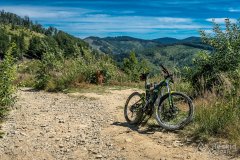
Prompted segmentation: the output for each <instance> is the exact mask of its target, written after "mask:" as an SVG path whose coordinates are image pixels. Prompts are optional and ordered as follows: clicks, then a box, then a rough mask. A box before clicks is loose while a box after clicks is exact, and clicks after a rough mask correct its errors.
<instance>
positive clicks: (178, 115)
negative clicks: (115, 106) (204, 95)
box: [124, 65, 194, 130]
mask: <svg viewBox="0 0 240 160" xmlns="http://www.w3.org/2000/svg"><path fill="white" fill-rule="evenodd" d="M160 67H161V68H162V72H163V74H164V80H162V81H161V82H160V83H156V82H154V84H152V83H149V80H148V78H149V73H145V74H142V75H141V76H140V79H141V80H143V81H145V93H139V92H133V93H132V94H131V95H130V96H129V97H128V99H127V101H126V103H125V107H124V117H125V119H126V121H127V122H128V123H129V124H132V125H137V124H140V123H141V122H142V121H143V120H144V117H146V116H147V115H148V116H149V117H151V116H152V115H153V114H155V118H156V120H157V122H158V124H159V125H160V126H161V127H162V128H164V129H166V130H178V129H182V128H183V127H184V126H186V125H187V124H189V123H190V122H191V121H192V119H193V114H194V106H193V103H192V100H191V99H190V98H189V97H188V96H187V95H186V94H184V93H181V92H175V91H171V86H170V85H171V83H174V80H173V74H171V73H170V72H169V71H168V70H167V69H166V68H165V67H164V66H163V65H160ZM165 90H166V91H165Z"/></svg>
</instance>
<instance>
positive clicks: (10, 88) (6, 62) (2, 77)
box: [0, 43, 16, 117]
mask: <svg viewBox="0 0 240 160" xmlns="http://www.w3.org/2000/svg"><path fill="white" fill-rule="evenodd" d="M15 48H16V45H15V44H14V43H13V44H11V46H10V47H9V48H8V50H7V51H6V54H5V55H4V59H3V61H0V117H1V116H2V115H1V113H2V111H3V110H5V109H6V108H5V106H9V105H12V104H14V102H15V97H14V95H13V94H14V93H15V86H14V84H13V81H14V80H15V78H16V66H15V64H14V58H13V56H12V52H13V50H14V49H15Z"/></svg>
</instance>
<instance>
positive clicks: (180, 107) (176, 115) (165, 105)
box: [156, 92, 194, 130]
mask: <svg viewBox="0 0 240 160" xmlns="http://www.w3.org/2000/svg"><path fill="white" fill-rule="evenodd" d="M193 113H194V106H193V103H192V100H191V99H190V98H189V97H188V96H187V95H185V94H183V93H179V92H173V93H171V94H165V95H164V96H163V97H162V98H161V99H160V103H159V105H158V106H157V109H156V119H157V122H158V124H159V125H160V126H161V127H163V128H164V129H167V130H177V129H181V128H183V127H184V126H185V125H187V124H188V123H190V122H191V121H192V119H193Z"/></svg>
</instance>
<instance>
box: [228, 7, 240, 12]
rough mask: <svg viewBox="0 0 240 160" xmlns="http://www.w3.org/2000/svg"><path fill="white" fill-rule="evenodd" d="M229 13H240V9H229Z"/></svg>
mask: <svg viewBox="0 0 240 160" xmlns="http://www.w3.org/2000/svg"><path fill="white" fill-rule="evenodd" d="M228 11H229V12H240V9H234V8H229V10H228Z"/></svg>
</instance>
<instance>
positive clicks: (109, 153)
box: [0, 89, 227, 160]
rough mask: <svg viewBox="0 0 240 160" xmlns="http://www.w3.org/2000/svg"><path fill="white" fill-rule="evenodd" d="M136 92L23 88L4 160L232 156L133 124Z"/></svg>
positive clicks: (1, 154) (2, 148) (0, 143)
mask: <svg viewBox="0 0 240 160" xmlns="http://www.w3.org/2000/svg"><path fill="white" fill-rule="evenodd" d="M132 92H133V90H130V89H129V90H109V91H108V92H107V93H102V94H96V93H71V94H62V93H57V94H56V93H46V92H33V91H30V90H27V89H22V90H20V91H19V92H18V97H19V98H18V102H17V103H16V105H15V109H13V110H12V111H11V112H10V115H9V116H8V118H7V120H6V122H5V123H4V124H3V125H2V130H3V131H4V132H5V135H4V137H3V138H2V139H0V159H1V160H15V159H17V160H18V159H19V160H25V159H26V160H32V159H34V160H43V159H46V160H49V159H56V160H62V159H72V160H75V159H77V160H79V159H83V160H85V159H86V160H87V159H119V160H123V159H130V160H141V159H156V160H160V159H161V160H164V159H221V160H222V159H227V157H225V156H217V155H214V154H212V153H210V152H208V151H205V150H204V151H199V149H198V148H197V147H195V146H194V145H186V144H184V143H182V141H181V140H180V139H179V138H178V136H177V134H176V133H167V132H161V131H155V130H149V129H145V128H140V129H138V128H134V127H131V128H130V126H128V125H127V124H126V123H125V120H124V117H123V105H124V103H125V100H126V99H127V97H128V95H130V94H131V93H132Z"/></svg>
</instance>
